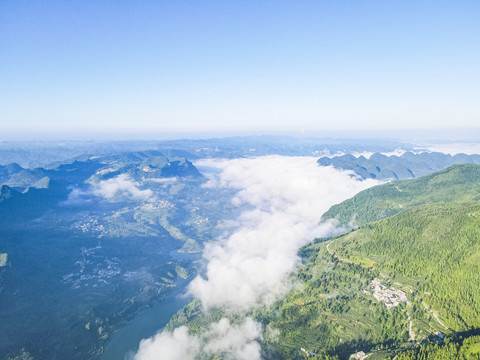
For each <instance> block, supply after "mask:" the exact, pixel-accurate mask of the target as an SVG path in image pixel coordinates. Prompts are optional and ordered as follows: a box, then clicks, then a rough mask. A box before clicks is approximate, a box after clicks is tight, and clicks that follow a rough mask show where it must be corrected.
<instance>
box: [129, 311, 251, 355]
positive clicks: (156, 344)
mask: <svg viewBox="0 0 480 360" xmlns="http://www.w3.org/2000/svg"><path fill="white" fill-rule="evenodd" d="M260 337H261V327H260V325H259V324H258V323H256V322H255V321H253V320H252V319H251V318H246V319H245V321H244V322H243V323H241V324H231V323H230V321H229V320H228V319H226V318H223V319H221V320H220V321H219V322H218V323H215V324H211V325H210V327H209V328H208V330H206V331H205V332H203V333H201V334H200V335H199V336H193V335H190V334H189V333H188V328H187V327H185V326H182V327H179V328H177V329H175V330H174V331H173V333H159V334H157V335H155V336H154V337H152V338H150V339H146V340H142V341H141V342H140V347H139V350H138V352H137V355H136V356H135V359H142V360H158V359H168V360H193V359H199V358H200V359H202V358H209V356H212V355H222V356H223V358H226V359H238V360H258V359H260V345H259V343H258V339H260ZM199 354H201V355H200V356H199Z"/></svg>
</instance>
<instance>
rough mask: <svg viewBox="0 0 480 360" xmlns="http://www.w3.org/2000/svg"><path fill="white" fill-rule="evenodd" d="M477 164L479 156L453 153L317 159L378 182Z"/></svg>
mask: <svg viewBox="0 0 480 360" xmlns="http://www.w3.org/2000/svg"><path fill="white" fill-rule="evenodd" d="M478 163H480V155H466V154H456V155H454V156H452V155H449V154H443V153H439V152H423V153H419V154H415V153H412V152H406V153H404V154H403V155H401V156H396V155H392V156H386V155H383V154H380V153H374V154H372V155H371V156H370V157H369V158H366V157H364V156H359V157H355V156H353V155H350V154H347V155H342V156H336V157H333V158H331V157H322V158H320V159H319V160H318V164H319V165H321V166H333V167H335V168H337V169H343V170H352V171H354V172H355V173H356V174H357V175H358V176H360V177H361V178H363V179H368V178H371V179H379V180H400V179H412V178H417V177H420V176H424V175H427V174H430V173H432V172H435V171H440V170H442V169H445V168H446V167H449V166H451V165H455V164H478Z"/></svg>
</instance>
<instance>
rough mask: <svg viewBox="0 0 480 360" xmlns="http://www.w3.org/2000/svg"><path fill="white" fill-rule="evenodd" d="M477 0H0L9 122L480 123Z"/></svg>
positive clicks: (129, 125)
mask: <svg viewBox="0 0 480 360" xmlns="http://www.w3.org/2000/svg"><path fill="white" fill-rule="evenodd" d="M479 19H480V1H478V0H471V1H464V0H455V1H453V0H450V1H442V0H431V1H422V0H414V1H408V0H407V1H404V0H402V1H400V0H398V1H397V0H391V1H385V0H378V1H369V0H345V1H342V0H323V1H322V0H311V1H303V0H292V1H282V0H275V1H261V0H258V1H253V0H252V1H233V0H232V1H225V0H223V1H193V0H192V1H181V0H172V1H153V0H152V1H142V0H136V1H123V0H95V1H89V0H82V1H73V0H57V1H54V0H51V1H48V0H45V1H42V0H39V1H23V0H0V125H1V128H2V129H3V130H1V131H4V132H9V131H17V132H18V131H33V132H36V131H39V132H40V131H43V132H50V131H52V132H69V131H71V132H75V131H86V130H91V131H124V132H125V131H127V132H128V131H132V133H133V132H142V131H143V132H150V131H152V132H156V131H196V130H202V131H212V130H229V131H237V130H238V131H248V130H255V131H257V130H259V131H282V130H295V131H297V130H298V131H300V129H307V130H308V131H310V130H315V131H322V130H337V131H342V130H346V129H349V130H357V129H362V130H369V129H372V130H373V129H376V130H378V129H380V130H382V129H387V130H388V129H397V128H399V129H409V128H417V127H418V128H430V127H432V128H434V127H436V128H455V127H479V126H480V101H479V100H480V21H479Z"/></svg>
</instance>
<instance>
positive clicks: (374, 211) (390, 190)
mask: <svg viewBox="0 0 480 360" xmlns="http://www.w3.org/2000/svg"><path fill="white" fill-rule="evenodd" d="M478 199H480V165H475V164H463V165H453V166H451V167H449V168H447V169H444V170H442V171H439V172H436V173H433V174H430V175H426V176H423V177H421V178H418V179H413V180H400V181H394V182H391V183H388V184H384V185H380V186H375V187H373V188H370V189H367V190H365V191H362V192H360V193H358V194H357V195H356V196H354V197H353V198H351V199H348V200H346V201H344V202H342V203H340V204H338V205H334V206H332V207H331V208H330V209H329V210H328V211H327V212H326V213H325V214H324V215H323V216H322V221H325V220H328V219H337V220H338V222H339V224H340V225H341V226H350V227H355V226H360V225H363V224H366V223H369V222H371V221H376V220H379V219H382V218H384V217H387V216H391V215H394V214H396V213H398V212H400V211H402V210H405V209H408V208H411V207H414V206H418V205H422V204H430V203H440V202H448V201H455V202H462V201H469V200H478Z"/></svg>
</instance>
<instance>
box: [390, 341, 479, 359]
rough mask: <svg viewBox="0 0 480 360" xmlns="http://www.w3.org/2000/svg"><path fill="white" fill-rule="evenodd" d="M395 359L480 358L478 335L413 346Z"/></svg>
mask: <svg viewBox="0 0 480 360" xmlns="http://www.w3.org/2000/svg"><path fill="white" fill-rule="evenodd" d="M395 359H396V360H452V359H456V360H480V336H471V337H469V338H467V339H465V340H463V341H455V342H454V341H452V342H449V341H447V342H446V343H445V344H442V345H440V344H428V345H424V346H419V347H415V348H412V349H409V350H407V351H405V352H402V353H400V354H399V355H397V356H396V358H395Z"/></svg>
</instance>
